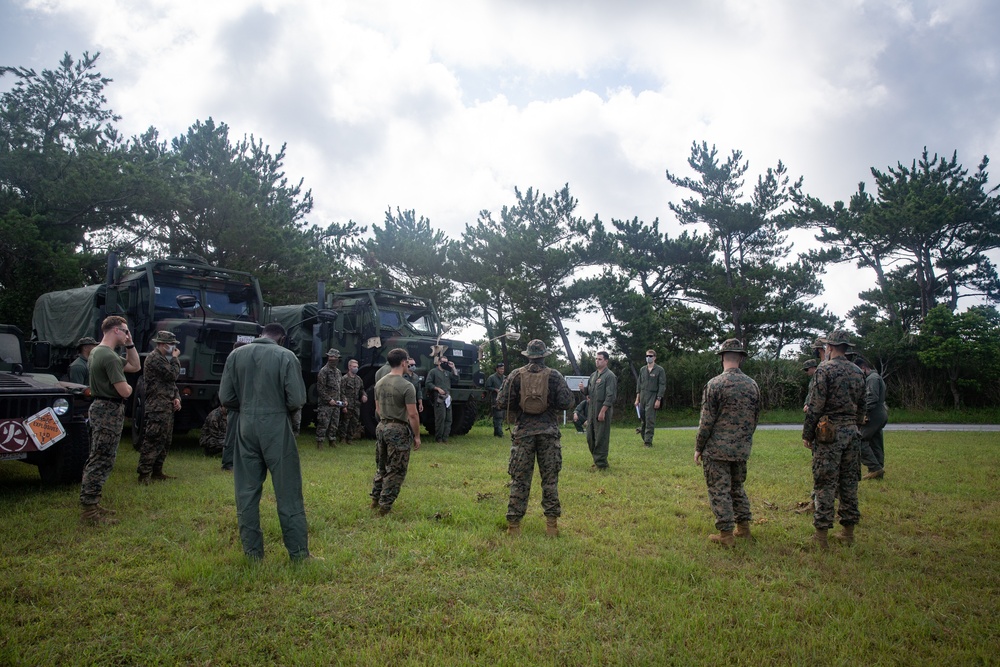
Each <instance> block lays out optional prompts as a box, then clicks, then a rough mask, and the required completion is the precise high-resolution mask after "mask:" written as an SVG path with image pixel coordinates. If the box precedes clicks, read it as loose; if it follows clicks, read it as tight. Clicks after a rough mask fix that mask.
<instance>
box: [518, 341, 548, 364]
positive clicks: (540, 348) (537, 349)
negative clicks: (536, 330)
mask: <svg viewBox="0 0 1000 667" xmlns="http://www.w3.org/2000/svg"><path fill="white" fill-rule="evenodd" d="M521 354H523V355H524V356H526V357H528V358H529V359H540V358H541V357H547V356H549V355H550V354H552V351H551V350H549V349H548V348H546V347H545V343H543V342H542V341H540V340H538V339H537V338H536V339H535V340H533V341H531V342H529V343H528V349H526V350H525V351H524V352H522V353H521Z"/></svg>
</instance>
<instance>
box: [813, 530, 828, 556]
mask: <svg viewBox="0 0 1000 667" xmlns="http://www.w3.org/2000/svg"><path fill="white" fill-rule="evenodd" d="M827 532H828V531H827V529H826V528H823V529H820V528H817V529H816V532H815V533H813V536H812V537H811V538H809V541H810V542H812V543H813V544H814V545H815V546H816V547H818V548H820V549H822V550H823V551H826V550H827V549H829V548H830V542H829V541H828V540H827Z"/></svg>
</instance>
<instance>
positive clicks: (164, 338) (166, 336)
mask: <svg viewBox="0 0 1000 667" xmlns="http://www.w3.org/2000/svg"><path fill="white" fill-rule="evenodd" d="M153 342H154V343H157V344H159V343H165V344H167V345H174V344H175V343H177V342H178V341H177V336H175V335H174V332H173V331H157V332H156V335H155V336H153Z"/></svg>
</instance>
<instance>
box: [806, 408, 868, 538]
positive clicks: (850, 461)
mask: <svg viewBox="0 0 1000 667" xmlns="http://www.w3.org/2000/svg"><path fill="white" fill-rule="evenodd" d="M859 443H860V436H859V435H858V428H857V427H856V426H855V425H854V424H849V425H842V424H838V425H837V439H836V440H835V441H834V442H832V443H829V444H823V443H821V442H818V441H817V442H813V450H812V452H813V454H812V469H813V493H814V495H815V501H814V502H815V504H816V513H815V514H814V515H813V525H814V526H815V527H816V528H817V529H818V530H829V529H830V528H833V514H834V504H835V502H836V496H837V495H838V494H839V497H840V508H839V509H838V512H837V513H838V514H839V515H840V523H841V525H843V526H852V525H854V524H856V523H858V522H859V521H860V520H861V512H860V511H859V510H858V466H859V458H860V447H859Z"/></svg>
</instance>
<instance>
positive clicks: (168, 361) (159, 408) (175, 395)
mask: <svg viewBox="0 0 1000 667" xmlns="http://www.w3.org/2000/svg"><path fill="white" fill-rule="evenodd" d="M153 343H154V344H155V347H154V348H153V351H152V352H150V353H149V355H148V356H147V357H146V361H145V363H144V364H143V369H142V378H143V382H144V384H145V387H146V388H145V401H144V407H145V420H146V427H145V429H144V431H143V435H142V445H141V447H140V448H139V465H138V467H137V468H136V472H137V473H139V483H140V484H149V483H150V482H151V481H153V480H156V481H163V480H166V479H172V478H173V477H172V476H171V475H164V474H163V462H164V461H165V460H166V458H167V448H168V447H169V445H170V440H171V438H173V435H174V412H176V411H178V410H180V408H181V395H180V392H178V391H177V384H176V383H177V377H178V376H179V375H180V373H181V362H180V359H178V357H179V356H180V350H178V349H177V347H176V345H177V337H176V336H174V334H172V333H171V332H169V331H160V332H158V333H157V334H156V336H154V337H153Z"/></svg>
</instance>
